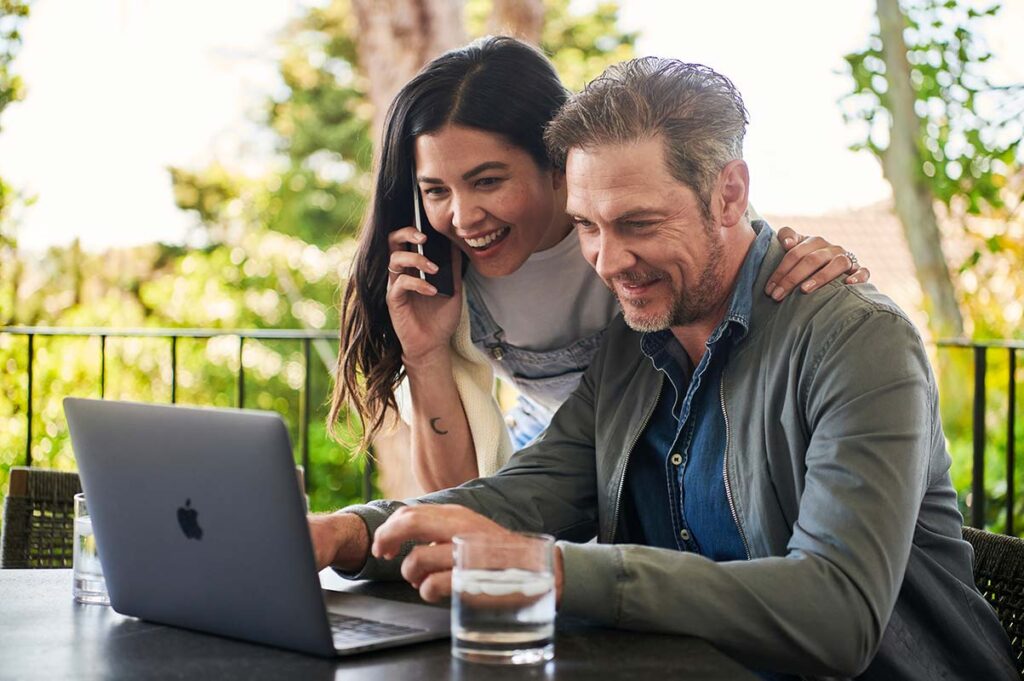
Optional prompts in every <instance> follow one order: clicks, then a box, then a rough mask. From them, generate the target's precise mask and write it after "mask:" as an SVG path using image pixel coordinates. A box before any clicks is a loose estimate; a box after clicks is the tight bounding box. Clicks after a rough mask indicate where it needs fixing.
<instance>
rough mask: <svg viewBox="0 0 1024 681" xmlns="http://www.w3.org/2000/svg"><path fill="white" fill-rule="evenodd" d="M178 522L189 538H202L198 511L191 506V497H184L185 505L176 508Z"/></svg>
mask: <svg viewBox="0 0 1024 681" xmlns="http://www.w3.org/2000/svg"><path fill="white" fill-rule="evenodd" d="M178 524H179V525H181V531H182V532H184V533H185V536H186V537H188V538H189V539H196V540H199V539H202V538H203V528H201V527H199V511H197V510H195V509H194V508H192V500H191V499H186V500H185V505H184V506H181V507H179V508H178Z"/></svg>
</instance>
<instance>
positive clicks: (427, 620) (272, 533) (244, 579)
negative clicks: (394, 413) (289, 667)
mask: <svg viewBox="0 0 1024 681" xmlns="http://www.w3.org/2000/svg"><path fill="white" fill-rule="evenodd" d="M64 411H65V414H66V415H67V419H68V426H69V427H70V431H71V442H72V446H73V448H74V452H75V458H76V459H77V460H78V470H79V473H80V475H81V478H82V487H83V489H84V491H85V495H86V498H87V499H88V500H89V512H90V514H91V515H92V517H93V528H94V531H95V533H96V542H97V544H98V545H99V547H100V549H101V551H102V553H101V555H100V560H101V562H102V564H103V572H104V575H105V577H106V582H107V590H108V592H109V594H110V603H111V606H112V607H113V608H114V610H116V611H117V612H119V613H122V614H124V615H131V616H134V617H139V618H142V619H146V620H150V621H153V622H160V623H162V624H170V625H174V626H178V627H185V628H188V629H195V630H198V631H204V632H209V633H213V634H220V635H222V636H230V637H232V638H238V639H243V640H246V641H253V642H256V643H263V644H267V645H273V646H278V647H281V648H288V649H291V650H298V651H301V652H305V653H312V654H315V655H322V656H333V655H347V654H351V653H357V652H362V651H366V650H374V649H378V648H385V647H391V646H396V645H403V644H406V643H414V642H418V641H426V640H431V639H439V638H445V637H447V636H448V635H449V631H450V628H449V627H450V624H449V621H450V620H449V612H448V610H446V609H441V608H435V607H430V606H426V605H419V604H413V603H399V602H395V601H389V600H384V599H379V598H372V597H369V596H365V595H360V594H353V593H340V592H334V591H324V590H322V589H321V588H320V582H319V579H318V575H317V571H316V564H315V559H314V557H313V547H312V543H311V541H310V538H309V529H308V526H307V524H306V514H305V502H304V499H303V498H302V494H301V492H300V490H299V486H298V484H297V482H296V473H295V463H294V461H293V460H292V449H291V444H290V441H289V438H288V431H287V429H286V427H285V424H284V422H283V421H282V420H281V417H280V416H278V415H277V414H274V413H268V412H259V411H249V410H226V409H198V408H190V407H171V406H164V405H153V404H138V403H131V402H115V401H109V400H85V399H77V398H70V397H69V398H66V399H65V400H64Z"/></svg>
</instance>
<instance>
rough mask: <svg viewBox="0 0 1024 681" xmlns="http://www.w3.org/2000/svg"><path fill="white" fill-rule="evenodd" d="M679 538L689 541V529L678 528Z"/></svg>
mask: <svg viewBox="0 0 1024 681" xmlns="http://www.w3.org/2000/svg"><path fill="white" fill-rule="evenodd" d="M679 538H680V539H682V540H683V541H690V531H689V530H687V529H685V528H684V529H682V530H679Z"/></svg>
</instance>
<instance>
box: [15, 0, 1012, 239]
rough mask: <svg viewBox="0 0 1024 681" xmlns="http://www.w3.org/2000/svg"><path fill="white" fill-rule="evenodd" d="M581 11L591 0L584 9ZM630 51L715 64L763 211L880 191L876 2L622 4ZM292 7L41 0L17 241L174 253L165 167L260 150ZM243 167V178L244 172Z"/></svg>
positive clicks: (18, 130)
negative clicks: (872, 123)
mask: <svg viewBox="0 0 1024 681" xmlns="http://www.w3.org/2000/svg"><path fill="white" fill-rule="evenodd" d="M580 4H582V5H585V4H586V0H580ZM621 4H622V13H621V22H620V23H621V25H622V26H623V27H624V28H626V29H628V30H637V31H640V34H641V35H640V39H639V41H638V43H637V53H638V54H655V55H659V56H671V57H679V58H682V59H685V60H687V61H696V62H701V63H705V64H708V65H709V66H711V67H713V68H714V69H716V70H717V71H719V72H721V73H723V74H725V75H726V76H728V77H730V78H731V79H732V80H733V81H734V82H735V83H736V85H737V87H738V88H739V90H740V91H741V92H742V93H743V95H744V98H745V101H746V104H747V108H748V110H749V111H750V115H751V123H750V127H749V130H748V133H747V139H746V145H745V156H746V159H747V161H748V163H749V164H750V167H751V177H752V181H751V199H752V201H753V204H754V206H755V207H756V208H757V209H758V211H760V212H761V213H767V214H798V215H815V214H820V213H824V212H828V211H834V210H843V209H846V208H853V207H858V206H862V205H867V204H871V203H874V202H877V201H880V200H884V199H886V198H887V197H888V196H889V194H890V191H889V187H888V185H887V184H886V182H885V181H884V179H883V178H882V175H881V171H880V169H879V167H878V164H877V162H876V161H875V160H874V159H873V158H872V157H871V156H869V155H868V154H867V153H864V152H861V153H854V152H851V151H849V150H848V146H849V144H850V143H851V142H853V141H854V139H855V132H854V131H853V130H852V129H851V128H850V127H849V126H846V125H845V124H844V123H843V120H842V116H841V114H840V110H839V107H838V105H837V104H836V100H837V99H838V98H839V97H840V96H841V95H842V94H844V93H845V91H846V90H847V88H848V87H849V82H848V78H847V77H845V76H843V75H841V74H838V73H836V71H838V70H839V69H840V68H841V67H842V64H843V62H842V55H843V54H845V53H847V52H849V51H852V50H855V49H859V48H860V47H862V46H863V45H864V44H865V42H866V39H867V36H868V34H869V32H870V30H871V25H872V16H873V11H874V2H871V1H870V0H843V1H842V2H821V1H820V0H778V1H777V2H771V3H767V2H761V1H758V0H717V1H716V2H708V1H706V0H704V1H701V2H696V1H695V0H686V1H684V0H671V1H670V0H624V1H623V2H622V3H621ZM1004 5H1005V6H1004V10H1003V13H1002V16H1001V19H1000V21H998V22H995V23H994V24H993V25H991V26H990V27H987V28H988V29H989V30H988V31H987V32H986V34H985V37H986V39H987V40H988V44H989V47H990V48H991V49H992V50H993V52H994V53H995V55H996V58H995V64H996V67H997V69H999V71H1000V72H999V75H1001V76H1003V77H1005V78H1007V79H1012V80H1015V81H1016V82H1022V81H1024V45H1022V43H1020V41H1014V40H1013V38H1014V35H1013V33H1012V32H1011V30H1010V27H1013V26H1022V25H1024V0H1006V2H1004ZM301 6H302V5H301V1H300V0H260V1H258V2H253V1H252V0H174V1H172V0H89V2H82V1H81V0H36V1H35V2H34V3H33V4H32V6H31V12H32V13H31V16H30V18H29V20H28V22H27V23H26V25H25V28H24V32H23V33H24V46H23V49H22V51H21V53H20V54H19V56H18V58H17V60H16V62H15V69H16V71H17V72H18V73H19V74H20V75H21V77H22V78H23V80H24V81H25V84H26V85H27V97H26V99H25V101H23V102H20V103H18V104H15V105H12V106H11V107H9V108H8V109H7V110H6V111H5V112H4V115H3V119H2V120H0V125H2V129H0V176H2V177H4V178H5V179H6V180H7V181H8V182H9V183H11V184H13V185H14V186H15V187H16V188H19V189H21V190H22V191H24V192H26V193H27V194H30V195H35V196H36V197H37V200H36V203H35V204H34V205H32V206H31V207H29V208H28V209H27V210H26V211H25V213H24V214H23V215H22V216H21V226H20V230H19V233H18V237H19V244H20V245H21V246H22V247H25V248H28V249H31V250H38V249H42V248H45V247H47V246H50V245H56V244H66V243H68V242H70V241H71V240H72V239H74V238H79V239H81V242H82V245H83V246H84V247H85V248H87V249H90V250H100V249H103V248H108V247H112V246H128V245H134V244H139V243H145V242H151V241H154V240H162V241H168V242H177V243H180V242H182V241H183V240H184V239H185V238H186V234H187V230H188V228H189V226H190V225H191V224H192V218H191V217H190V216H189V215H187V214H185V213H182V212H181V211H179V210H177V208H175V206H174V202H173V197H172V193H171V184H170V179H169V175H168V173H167V170H166V168H167V166H170V165H177V166H185V167H193V168H200V167H203V166H205V165H206V164H208V163H210V162H211V161H215V160H219V161H221V162H224V163H227V164H229V165H231V164H235V163H237V159H238V157H239V154H238V153H237V150H239V149H245V150H246V154H244V156H245V157H246V158H248V159H250V162H252V161H253V160H256V159H259V158H261V157H262V153H261V150H263V149H264V147H265V144H266V137H265V136H261V135H260V134H259V128H258V126H257V125H256V124H254V123H253V120H254V118H255V115H256V112H257V111H258V110H259V108H260V106H261V105H262V103H263V102H264V101H265V100H266V97H267V96H268V95H269V94H270V93H271V92H273V91H274V89H275V88H276V87H279V83H278V81H277V76H276V66H275V63H276V60H277V58H278V57H279V56H280V50H279V48H278V45H277V43H276V37H277V34H278V32H279V31H280V29H281V28H282V27H283V26H284V25H285V24H286V23H287V21H288V20H289V19H290V18H292V17H294V16H296V15H297V14H298V13H299V11H300V10H301ZM250 169H251V168H250Z"/></svg>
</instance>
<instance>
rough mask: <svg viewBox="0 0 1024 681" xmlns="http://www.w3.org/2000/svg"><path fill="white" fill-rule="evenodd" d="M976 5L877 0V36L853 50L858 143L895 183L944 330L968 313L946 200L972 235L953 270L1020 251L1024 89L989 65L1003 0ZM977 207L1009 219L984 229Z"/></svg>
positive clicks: (933, 321) (852, 110) (850, 115)
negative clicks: (1006, 82) (947, 231)
mask: <svg viewBox="0 0 1024 681" xmlns="http://www.w3.org/2000/svg"><path fill="white" fill-rule="evenodd" d="M978 7H979V5H978V3H976V2H970V1H968V2H958V1H957V0H905V1H904V2H903V3H902V5H901V3H900V2H899V0H878V4H877V15H878V16H877V18H878V26H877V28H876V30H875V32H874V33H873V34H872V36H871V37H870V39H869V44H868V46H867V47H866V48H865V49H863V50H861V51H858V52H854V53H852V54H849V55H847V56H846V62H847V64H848V67H849V72H850V75H851V76H852V78H853V91H852V92H851V93H850V94H849V95H847V96H846V97H844V98H843V100H842V101H843V104H844V107H845V109H844V115H845V117H846V119H847V120H848V121H850V122H857V123H859V124H861V129H862V130H863V133H864V135H863V139H862V140H861V141H860V142H859V143H857V144H856V145H854V148H855V149H867V150H869V151H870V152H871V153H872V154H874V155H875V156H876V157H877V158H878V159H879V160H880V161H881V163H882V168H883V171H884V173H885V177H886V179H888V180H889V182H890V184H892V187H893V194H894V199H895V208H896V213H897V215H898V216H899V218H900V221H901V222H902V223H903V227H904V232H905V234H906V237H907V241H908V244H909V245H910V249H911V254H912V256H913V259H914V264H915V267H916V271H917V276H918V279H919V280H920V281H921V284H922V288H923V289H924V292H925V295H926V298H927V301H926V304H927V311H928V313H929V319H930V325H931V328H932V331H933V333H934V334H935V335H937V336H939V337H945V336H955V335H961V334H962V332H963V330H964V324H963V320H962V317H961V314H960V306H959V304H958V300H957V291H956V287H955V286H954V284H953V280H952V277H951V274H950V268H949V267H948V266H947V261H948V258H947V257H946V256H944V254H943V248H942V239H941V233H940V228H939V226H938V221H937V219H936V206H940V207H941V209H942V215H944V216H950V217H952V218H953V219H957V220H959V222H960V223H961V225H962V226H963V230H962V233H963V234H961V235H958V236H963V235H966V237H967V239H968V241H969V242H971V243H972V248H971V249H970V251H969V253H970V255H969V257H968V258H967V259H966V260H964V262H962V263H957V264H956V265H954V268H953V269H954V270H956V269H958V268H959V269H960V271H963V270H965V269H970V268H971V267H973V266H975V265H977V264H978V263H979V261H980V260H981V259H982V258H983V256H984V255H985V253H986V252H987V253H1000V252H1003V254H1004V255H1007V256H1009V255H1013V256H1015V257H1016V256H1019V255H1021V247H1020V243H1019V239H1014V238H1012V232H1013V230H1014V229H1016V228H1015V227H1013V226H1012V221H1013V220H1014V218H1015V215H1016V216H1017V218H1019V217H1020V216H1019V211H1018V210H1017V208H1018V207H1019V205H1020V203H1021V199H1022V198H1024V196H1022V195H1021V189H1022V188H1021V186H1020V184H1021V160H1022V158H1021V152H1022V147H1021V136H1022V127H1021V126H1022V123H1021V121H1022V117H1021V114H1022V112H1024V98H1022V96H1021V95H1022V94H1024V90H1022V86H1021V85H1010V86H997V85H994V84H993V83H992V82H991V81H990V80H989V79H988V77H987V76H986V75H985V64H986V62H988V60H989V59H990V58H991V54H990V53H989V51H988V50H987V49H986V48H985V46H984V43H983V41H982V39H981V38H980V22H981V21H982V20H984V19H987V18H991V17H994V16H995V15H996V14H997V13H998V11H999V5H998V4H993V5H990V6H986V7H983V8H980V9H979V8H978ZM972 216H984V217H987V218H990V219H995V220H997V221H1001V222H1002V223H1003V225H1004V226H1005V228H1004V229H1003V230H1002V232H1001V233H998V232H997V233H988V232H989V231H990V230H988V229H985V228H982V229H981V233H979V230H978V228H977V225H980V224H983V223H981V222H980V221H972V220H971V219H970V218H971V217H972ZM1014 288H1016V287H1014ZM966 293H967V294H970V293H971V292H970V291H966Z"/></svg>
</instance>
